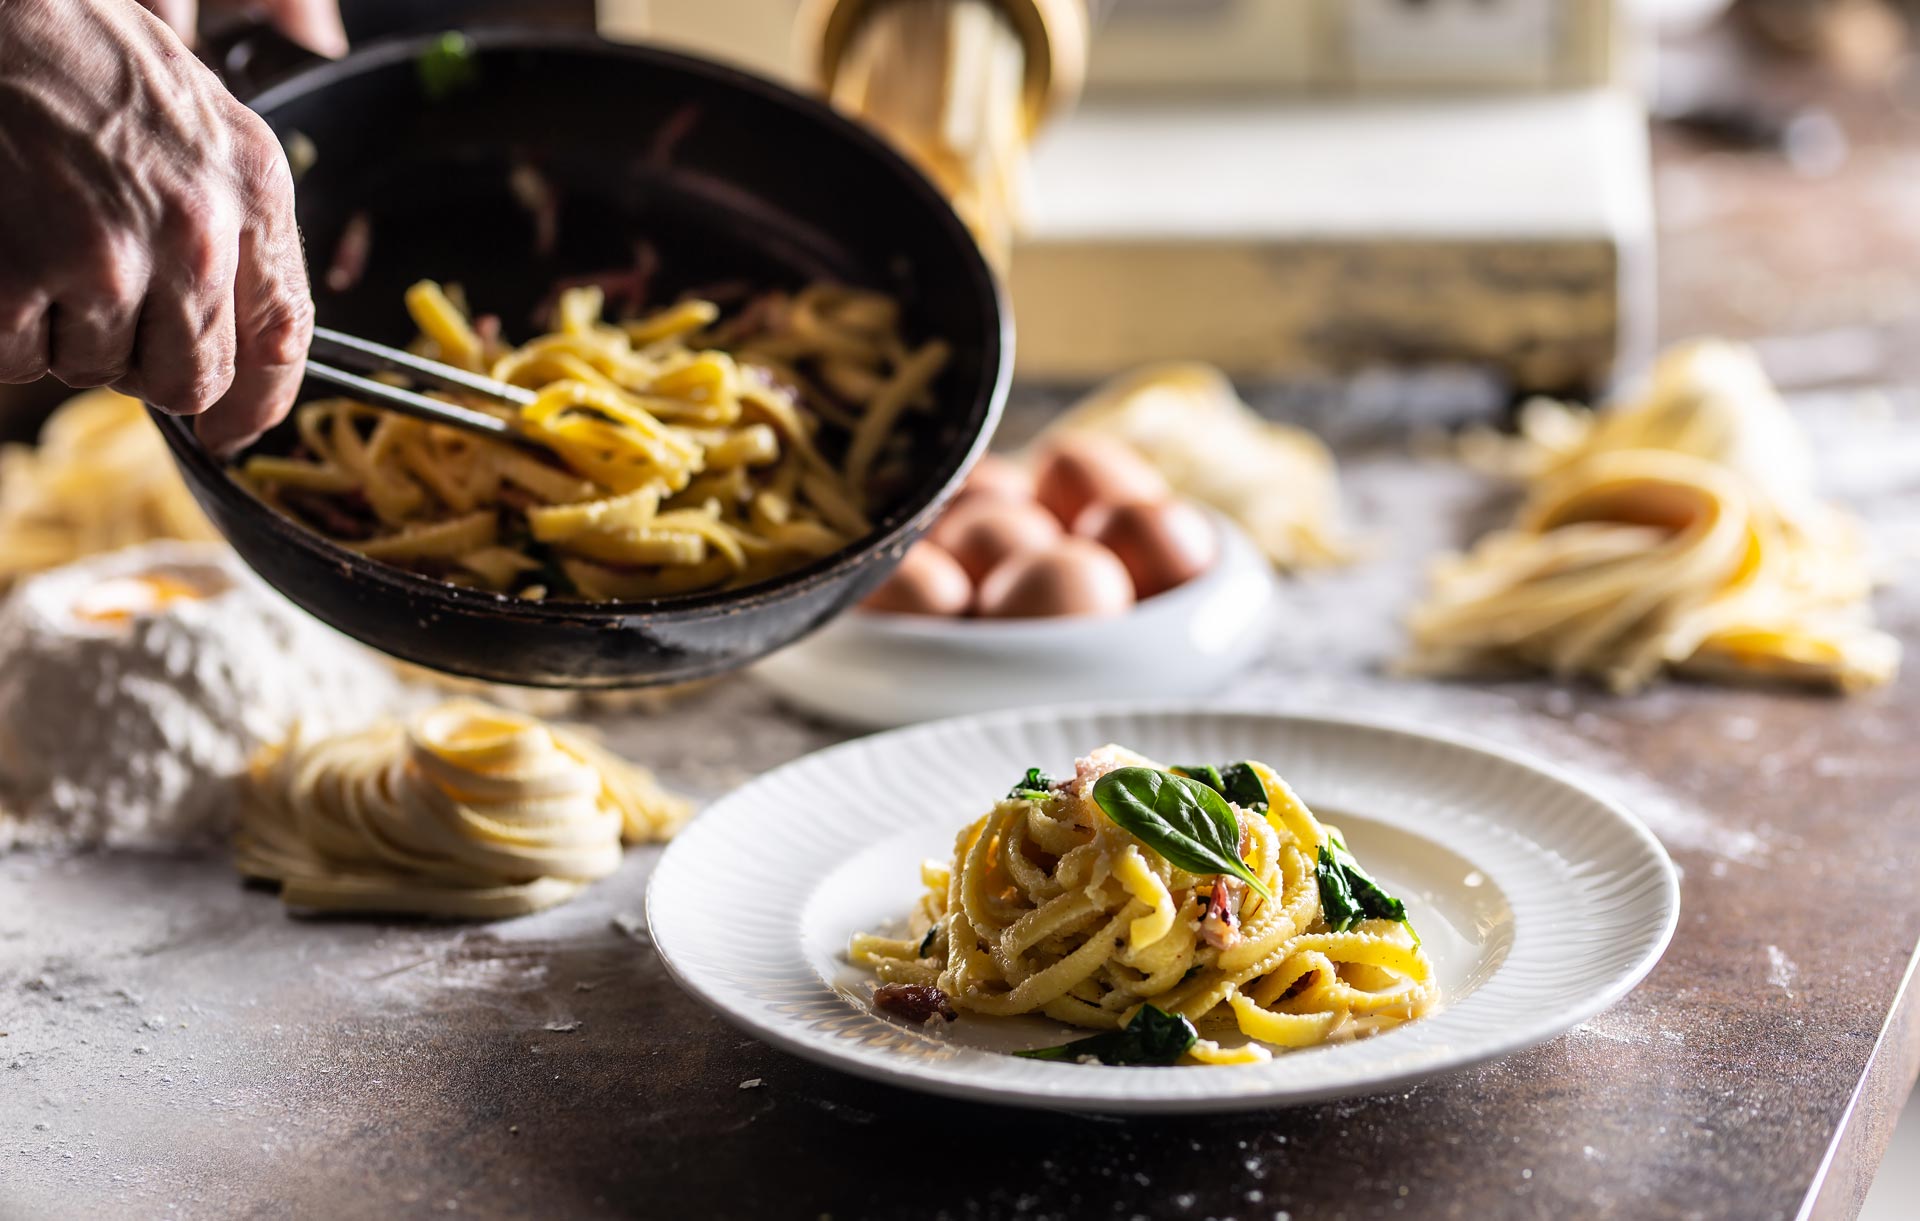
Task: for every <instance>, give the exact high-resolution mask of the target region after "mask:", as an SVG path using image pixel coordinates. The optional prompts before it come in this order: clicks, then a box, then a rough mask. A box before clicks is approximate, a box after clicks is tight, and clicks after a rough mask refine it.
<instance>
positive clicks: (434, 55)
mask: <svg viewBox="0 0 1920 1221" xmlns="http://www.w3.org/2000/svg"><path fill="white" fill-rule="evenodd" d="M413 66H414V70H415V71H416V72H418V73H419V75H420V89H421V92H423V93H425V94H426V95H427V100H428V101H432V102H443V101H445V100H446V99H448V98H450V97H452V96H453V95H454V94H456V93H458V92H459V91H460V90H462V89H467V88H471V87H472V86H473V84H474V82H476V81H478V80H479V79H480V68H479V66H478V65H477V64H475V63H474V61H473V41H472V40H471V39H469V38H468V37H467V36H466V35H465V34H462V33H460V32H458V31H457V30H454V31H448V32H447V33H445V34H442V35H440V37H438V38H436V39H434V40H433V42H432V44H431V45H430V46H428V47H427V49H426V50H424V51H422V52H421V53H420V57H419V58H418V59H416V60H415V61H414V64H413Z"/></svg>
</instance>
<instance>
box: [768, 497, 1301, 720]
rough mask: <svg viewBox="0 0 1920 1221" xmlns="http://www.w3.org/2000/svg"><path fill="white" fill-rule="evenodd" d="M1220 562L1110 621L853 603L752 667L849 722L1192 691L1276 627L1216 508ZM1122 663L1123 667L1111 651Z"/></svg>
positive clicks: (1261, 574)
mask: <svg viewBox="0 0 1920 1221" xmlns="http://www.w3.org/2000/svg"><path fill="white" fill-rule="evenodd" d="M1209 516H1211V517H1212V518H1213V523H1214V528H1215V530H1217V531H1218V532H1219V534H1220V558H1219V559H1218V560H1217V561H1216V562H1215V563H1214V565H1213V567H1212V568H1209V569H1208V570H1207V571H1206V572H1204V573H1201V574H1200V575H1199V576H1197V577H1195V578H1194V579H1193V580H1191V581H1188V582H1187V583H1186V584H1185V585H1182V586H1179V587H1178V588H1175V589H1170V590H1168V591H1167V592H1165V593H1163V594H1160V595H1159V596H1158V597H1153V598H1148V599H1147V600H1146V601H1144V602H1142V603H1140V604H1139V605H1137V606H1135V607H1134V608H1133V609H1132V610H1130V611H1128V612H1127V613H1126V614H1124V615H1116V616H1114V617H1112V618H1109V619H1084V618H1076V619H999V620H994V619H943V618H937V617H934V616H930V615H883V614H875V613H873V612H871V611H861V610H853V611H849V612H847V613H846V614H844V615H841V616H840V617H839V618H838V619H835V620H834V621H833V622H832V623H829V624H828V625H827V626H825V627H823V628H821V629H820V630H819V631H818V632H816V633H814V634H813V635H811V636H809V637H807V638H806V639H804V640H801V641H798V642H797V643H795V644H792V645H789V646H788V647H786V648H784V649H782V650H780V651H779V652H778V653H775V654H774V655H773V656H771V657H769V658H767V659H766V660H765V661H762V662H761V663H760V664H759V665H757V666H755V667H754V669H753V671H752V672H753V674H754V676H755V677H757V678H758V679H759V680H760V681H761V682H763V683H765V684H767V686H769V687H771V688H773V689H774V691H775V692H777V693H778V694H779V695H780V697H781V698H782V699H784V700H786V701H787V702H789V703H791V704H793V705H795V706H797V707H799V708H801V709H804V710H805V711H807V712H811V713H813V714H815V715H816V716H822V717H826V718H828V719H829V720H833V721H838V722H840V723H842V724H846V725H855V726H858V727H860V728H862V729H881V728H890V727H892V726H895V725H907V724H911V723H913V722H915V721H927V720H932V719H933V718H935V717H949V716H960V715H962V714H964V713H972V712H990V711H992V710H994V709H996V708H1030V707H1032V706H1033V705H1035V704H1042V703H1044V704H1058V703H1061V702H1062V701H1066V700H1120V699H1147V698H1155V697H1158V698H1163V699H1164V698H1171V699H1190V698H1194V697H1198V696H1204V695H1209V694H1211V693H1213V692H1215V691H1217V690H1219V689H1220V688H1221V687H1222V686H1224V685H1225V684H1226V682H1227V680H1228V679H1229V678H1231V677H1233V676H1234V675H1236V674H1238V673H1240V672H1241V671H1242V670H1244V669H1245V668H1246V666H1247V663H1248V662H1250V661H1252V660H1253V658H1254V657H1255V656H1256V655H1257V654H1258V653H1259V652H1260V650H1261V649H1262V648H1263V647H1265V645H1266V643H1267V639H1268V637H1269V635H1270V634H1271V632H1272V630H1273V611H1272V606H1273V601H1274V582H1273V569H1272V566H1271V565H1269V564H1268V563H1267V560H1266V557H1265V556H1263V555H1261V554H1260V552H1259V550H1258V549H1257V548H1256V547H1255V546H1254V545H1253V540H1251V539H1249V538H1248V537H1247V536H1246V534H1245V532H1243V531H1242V530H1241V529H1240V528H1239V527H1238V526H1236V525H1234V524H1233V523H1232V522H1231V521H1229V520H1227V519H1226V518H1225V517H1223V516H1221V515H1220V514H1218V513H1210V514H1209ZM1116 657H1125V658H1127V664H1126V665H1124V666H1116V665H1114V664H1113V659H1114V658H1116Z"/></svg>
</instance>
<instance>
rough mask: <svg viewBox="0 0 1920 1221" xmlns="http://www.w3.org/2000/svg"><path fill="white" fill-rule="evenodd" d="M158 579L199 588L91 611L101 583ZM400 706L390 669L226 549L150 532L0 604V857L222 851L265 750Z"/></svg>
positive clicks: (111, 587)
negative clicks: (245, 781)
mask: <svg viewBox="0 0 1920 1221" xmlns="http://www.w3.org/2000/svg"><path fill="white" fill-rule="evenodd" d="M154 574H159V575H161V576H163V577H167V578H171V579H172V580H174V581H176V582H180V583H184V584H185V585H187V586H191V587H193V588H196V589H198V590H200V591H202V593H203V595H204V596H199V597H189V598H185V599H183V600H179V601H174V602H171V603H169V604H167V605H164V606H161V607H158V608H155V609H150V610H148V611H147V612H146V613H140V614H134V615H131V616H112V615H105V616H103V615H101V614H98V613H96V611H95V609H94V608H95V607H96V606H97V604H99V603H101V601H102V593H103V591H104V592H106V593H107V594H108V595H109V597H108V598H107V601H108V602H112V601H113V597H112V595H114V594H116V593H118V594H122V595H123V594H124V592H125V591H126V590H127V589H128V588H130V587H131V588H133V589H135V590H136V591H137V590H138V589H139V588H140V586H139V585H138V584H137V583H138V582H140V581H142V580H144V579H147V578H149V577H150V576H152V575H154ZM401 702H402V695H401V688H400V685H399V684H398V683H397V682H396V680H395V679H394V677H393V674H392V672H391V671H390V670H389V669H388V667H387V666H386V665H385V664H384V663H383V662H381V661H380V660H379V659H377V658H375V657H374V656H373V655H371V654H370V653H368V652H366V651H365V650H363V649H362V648H361V647H360V646H359V645H356V644H354V643H353V642H351V641H349V640H347V639H346V638H345V637H343V636H340V635H338V634H337V633H335V632H334V631H332V630H331V629H329V628H327V627H325V626H323V625H321V624H320V623H318V622H316V621H315V620H313V619H310V618H308V617H307V616H306V615H305V614H303V613H302V612H301V611H299V610H298V609H296V608H295V607H293V606H292V605H291V604H289V603H287V602H286V601H285V600H284V599H282V598H281V597H280V595H278V594H276V593H274V592H273V591H272V590H270V589H268V588H267V587H266V586H265V585H263V584H261V583H260V581H259V580H258V578H256V577H254V576H253V575H252V574H251V573H250V572H248V571H247V570H246V569H245V568H244V567H243V566H242V565H241V564H240V562H239V560H238V559H237V558H235V557H234V555H233V553H232V552H231V551H229V550H228V549H227V548H226V547H224V546H219V545H215V544H198V543H152V544H147V545H144V546H139V547H132V548H128V549H126V550H124V551H117V552H112V553H110V554H107V555H104V556H99V557H96V558H92V559H88V560H84V561H81V562H79V563H76V564H72V565H69V566H67V567H65V568H59V569H55V570H53V571H51V572H47V573H44V574H42V575H40V576H38V577H35V578H33V579H31V580H30V581H28V582H26V583H25V584H23V585H21V586H19V587H18V588H17V589H16V590H15V591H14V593H13V595H12V597H11V598H10V599H9V600H8V602H7V603H6V605H5V606H4V607H0V850H4V849H6V848H8V847H10V846H22V847H44V848H55V849H77V848H94V847H104V848H125V849H138V850H146V851H170V850H175V849H181V848H191V847H196V846H203V845H209V844H211V843H213V842H215V841H217V840H218V839H219V838H220V837H221V836H223V835H224V834H225V833H226V832H227V831H228V830H229V829H230V828H231V826H232V825H233V822H234V819H235V817H236V814H237V798H238V795H239V789H240V780H241V778H242V777H243V776H244V774H245V771H246V767H247V762H248V760H249V759H250V758H251V757H252V755H253V753H254V751H255V750H256V749H257V748H258V747H259V746H260V745H261V744H262V743H264V742H269V741H279V740H281V739H283V738H284V737H285V736H286V734H287V732H288V730H289V729H290V728H291V727H292V725H293V724H294V722H295V721H296V720H297V721H299V722H300V723H301V724H302V725H304V726H308V727H311V728H312V729H313V730H314V731H315V732H321V733H327V732H333V731H336V730H342V729H352V728H358V727H360V726H361V725H364V724H366V723H368V722H370V721H372V720H373V719H374V718H376V717H378V716H380V715H381V714H383V713H386V712H390V711H393V710H394V709H395V708H396V707H397V706H399V705H400V704H401Z"/></svg>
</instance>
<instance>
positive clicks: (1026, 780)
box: [1007, 767, 1053, 801]
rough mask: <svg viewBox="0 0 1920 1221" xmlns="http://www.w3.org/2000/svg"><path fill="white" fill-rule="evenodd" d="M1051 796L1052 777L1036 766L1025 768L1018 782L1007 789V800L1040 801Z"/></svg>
mask: <svg viewBox="0 0 1920 1221" xmlns="http://www.w3.org/2000/svg"><path fill="white" fill-rule="evenodd" d="M1051 796H1053V777H1052V776H1049V775H1047V774H1046V773H1045V772H1043V771H1041V770H1040V769H1039V768H1037V767H1030V768H1028V769H1027V774H1026V775H1025V776H1023V777H1021V778H1020V783H1018V784H1016V785H1014V786H1013V787H1012V788H1010V789H1008V790H1007V800H1008V801H1015V800H1018V801H1040V800H1043V799H1044V798H1047V797H1051Z"/></svg>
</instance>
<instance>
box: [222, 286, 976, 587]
mask: <svg viewBox="0 0 1920 1221" xmlns="http://www.w3.org/2000/svg"><path fill="white" fill-rule="evenodd" d="M603 305H604V297H603V294H602V292H601V290H600V289H598V288H593V287H581V288H573V289H569V290H567V291H565V292H563V293H561V294H560V296H559V298H558V304H557V307H556V309H555V312H554V316H555V330H554V331H553V333H551V334H548V335H543V336H541V337H539V338H537V339H534V340H532V341H530V342H528V343H526V344H523V345H521V346H519V347H509V346H507V345H506V344H504V343H503V342H501V340H500V339H499V338H498V334H497V330H498V328H497V325H496V324H495V323H494V322H493V321H492V320H486V321H485V322H484V323H483V324H477V323H475V322H473V321H471V320H470V319H469V317H468V315H467V313H466V311H465V310H464V309H463V308H462V307H461V305H460V303H459V302H458V300H456V298H455V296H454V295H453V294H450V293H448V292H446V291H443V290H442V289H441V288H440V286H439V285H437V284H434V283H432V282H426V281H423V282H422V283H419V284H416V285H415V286H414V287H413V288H412V289H410V290H409V291H408V293H407V308H408V310H409V311H410V312H411V314H412V316H413V319H414V322H415V324H416V325H417V326H418V327H419V329H420V332H421V340H420V342H419V343H418V344H417V345H416V349H417V350H419V351H421V352H423V353H424V354H426V355H428V356H431V357H433V358H435V359H438V360H441V361H444V362H446V363H448V364H452V365H457V366H459V367H460V368H463V369H467V370H470V371H474V372H482V373H486V374H488V375H489V376H492V377H494V378H496V379H498V380H500V381H505V382H510V383H512V384H514V385H518V386H525V387H528V388H531V389H534V390H536V391H537V392H538V397H537V399H536V400H535V401H534V402H532V403H530V404H528V405H527V406H525V407H524V408H521V409H519V410H518V411H517V412H516V413H514V418H515V420H516V422H517V424H518V425H519V427H520V429H521V430H522V431H523V432H525V433H526V434H527V435H529V436H530V437H532V438H533V439H535V440H537V441H539V442H541V443H542V444H543V445H545V446H546V447H547V448H548V449H549V450H551V451H552V453H553V454H554V455H555V456H556V458H557V461H554V462H548V461H543V460H542V459H541V458H540V457H538V456H535V455H533V454H530V453H529V452H527V451H525V450H523V449H520V448H518V447H516V446H512V445H509V444H505V443H501V442H495V441H490V440H488V439H486V438H481V437H475V436H472V435H470V434H467V433H463V432H460V431H459V430H456V429H451V428H446V427H441V426H437V425H432V424H427V423H424V422H421V421H418V420H413V419H408V418H406V417H403V416H399V415H396V414H393V413H390V412H386V411H382V410H380V409H378V408H375V407H371V406H368V405H366V404H364V403H358V402H355V401H353V400H352V399H346V398H334V399H326V400H323V401H319V402H313V403H308V404H305V405H304V406H302V407H300V408H299V409H298V412H297V416H296V420H297V427H298V430H299V437H300V443H299V446H298V447H297V449H296V450H295V451H294V452H293V454H292V455H290V456H287V457H278V456H269V455H257V456H254V457H251V458H249V459H248V460H247V461H246V463H245V465H244V467H243V468H242V469H243V474H244V478H245V479H246V480H247V482H248V483H249V485H250V486H251V487H252V488H253V489H254V490H255V491H256V492H257V493H258V494H259V495H260V496H261V497H263V498H264V499H265V500H267V501H268V502H269V503H271V504H273V505H274V506H275V507H277V508H279V509H281V510H282V511H284V512H286V513H289V514H291V515H292V516H294V517H295V518H297V519H299V520H302V521H304V522H306V523H307V524H309V525H311V526H313V527H315V528H316V529H319V530H321V531H322V532H323V533H325V534H328V535H329V536H330V537H333V538H334V539H336V540H337V541H339V542H341V543H343V544H344V545H346V546H348V547H351V548H353V549H355V550H357V551H359V552H360V553H361V554H363V555H366V556H368V557H370V558H373V559H378V560H383V561H386V562H389V563H393V564H398V565H401V566H404V567H407V568H412V569H415V570H417V571H420V572H424V573H427V574H429V575H433V576H437V577H441V578H443V579H445V580H447V581H450V582H452V583H454V584H460V585H469V586H475V587H479V588H483V589H489V590H495V591H498V592H503V593H513V594H517V595H519V596H522V597H527V598H544V597H551V596H571V597H580V598H587V599H595V600H621V599H641V598H654V597H661V596H666V595H671V594H679V593H689V592H694V591H699V590H709V589H729V588H735V587H738V586H742V585H748V584H752V583H754V582H756V581H760V580H764V579H766V578H768V577H770V576H774V575H777V574H779V573H781V572H784V571H787V570H789V569H792V568H795V567H799V566H800V565H803V564H805V563H807V562H809V561H811V560H813V559H816V558H818V557H821V556H824V555H827V554H830V553H832V552H834V551H838V550H839V549H841V548H842V547H845V546H847V545H848V544H849V543H852V542H853V541H855V540H857V539H858V538H860V537H861V536H862V535H864V534H866V533H867V532H868V531H869V530H870V529H871V523H872V517H873V515H874V514H875V512H876V511H878V510H880V509H882V508H884V507H885V505H886V504H887V503H888V500H889V498H890V496H891V495H892V494H893V492H894V491H896V490H897V489H898V488H899V485H900V482H901V480H902V479H903V477H904V475H905V469H906V464H905V460H906V457H907V450H908V446H909V445H910V437H909V436H908V435H907V432H906V430H905V429H903V427H902V424H903V421H904V419H905V417H906V416H907V414H908V413H909V412H912V411H915V410H919V409H924V408H926V407H929V406H930V405H931V402H932V400H931V392H930V387H931V386H932V384H933V381H934V379H935V378H936V377H937V376H938V375H939V372H940V369H941V367H942V366H943V364H944V363H945V361H946V358H947V348H946V345H945V344H944V343H941V342H940V341H938V340H934V341H930V342H927V343H924V344H921V345H920V346H918V347H911V348H910V347H908V346H907V345H906V344H905V342H904V341H903V340H902V339H901V337H900V334H899V329H898V327H899V318H898V312H899V311H898V308H897V306H896V305H895V303H894V302H893V301H892V300H891V299H889V298H887V297H885V296H882V295H880V294H877V293H871V292H865V291H860V290H855V289H849V288H843V287H839V286H834V285H814V286H811V287H808V288H805V289H802V290H800V291H799V292H797V293H794V294H792V295H785V294H769V295H766V296H763V297H761V298H759V299H758V300H756V301H754V302H753V303H751V304H749V305H748V306H747V307H746V308H744V309H742V310H741V311H739V312H738V313H737V314H735V315H734V316H732V317H730V318H725V319H723V318H722V317H721V313H720V310H719V309H718V307H716V306H715V305H713V304H711V303H710V302H706V301H700V300H685V301H681V302H680V303H678V304H676V305H673V306H670V307H668V308H666V309H664V310H661V311H659V312H656V313H654V314H651V315H648V316H645V317H641V318H637V319H633V320H630V321H626V322H621V323H617V324H616V323H610V322H607V321H604V320H603V319H602V317H601V312H602V308H603ZM469 405H471V406H474V407H476V408H480V409H485V410H492V411H494V412H495V413H497V414H500V413H506V412H508V411H509V410H510V409H507V408H503V407H499V406H497V405H489V404H486V403H484V402H479V401H475V402H473V403H471V404H469Z"/></svg>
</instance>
